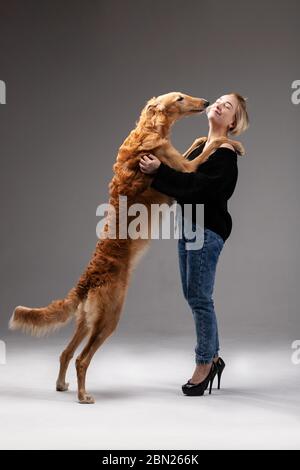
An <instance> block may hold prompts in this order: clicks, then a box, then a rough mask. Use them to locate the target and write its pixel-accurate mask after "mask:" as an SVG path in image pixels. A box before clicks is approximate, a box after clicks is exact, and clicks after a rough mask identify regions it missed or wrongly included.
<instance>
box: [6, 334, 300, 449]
mask: <svg viewBox="0 0 300 470" xmlns="http://www.w3.org/2000/svg"><path fill="white" fill-rule="evenodd" d="M65 343H66V340H65V339H62V338H60V339H59V340H57V339H55V340H53V339H51V340H49V339H36V338H33V339H26V340H25V341H24V342H22V343H21V339H20V338H17V339H16V338H13V339H12V340H9V342H8V344H7V363H6V365H0V377H1V385H0V391H1V401H0V448H1V449H156V450H158V449H300V380H299V379H300V365H294V364H293V363H292V362H291V350H290V345H289V344H285V342H282V343H278V344H272V345H270V344H269V345H267V346H265V347H263V346H259V345H257V344H256V345H251V344H250V345H245V344H244V345H243V347H237V346H236V345H235V344H234V343H231V342H230V341H229V340H227V341H223V348H222V354H221V355H222V357H223V358H224V360H225V362H226V364H227V366H226V368H225V371H224V373H223V377H222V384H221V385H222V386H221V390H217V389H213V393H212V395H208V394H207V392H206V394H205V395H204V396H203V397H187V396H184V395H183V394H182V391H181V384H182V383H184V382H186V381H187V379H188V378H190V376H191V373H192V370H193V367H194V362H193V361H194V359H193V350H192V347H191V345H192V340H191V338H155V336H153V337H148V338H145V339H144V340H141V339H139V341H135V342H132V340H129V339H128V340H127V341H124V339H122V340H120V338H112V339H111V338H110V339H109V340H108V341H107V342H106V344H105V345H104V346H103V348H102V350H101V351H98V353H97V354H96V356H95V358H94V360H93V362H92V364H91V367H90V368H89V371H88V376H87V384H88V391H89V392H91V393H92V394H93V395H94V397H95V398H96V404H94V405H80V404H79V403H77V399H76V377H75V368H74V359H73V361H72V363H71V365H70V369H69V374H68V381H69V382H70V390H69V391H68V392H63V393H59V392H56V391H55V380H56V375H57V369H58V356H59V354H60V352H61V350H62V349H63V347H64V345H65ZM175 345H176V346H177V347H176V349H175ZM215 386H216V382H215Z"/></svg>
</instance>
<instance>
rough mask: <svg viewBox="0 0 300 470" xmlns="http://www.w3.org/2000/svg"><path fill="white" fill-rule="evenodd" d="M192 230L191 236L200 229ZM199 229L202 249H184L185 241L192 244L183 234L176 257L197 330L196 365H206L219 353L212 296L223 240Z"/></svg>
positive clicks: (208, 230)
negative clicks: (177, 257)
mask: <svg viewBox="0 0 300 470" xmlns="http://www.w3.org/2000/svg"><path fill="white" fill-rule="evenodd" d="M192 228H193V231H194V232H196V230H199V226H197V225H195V224H194V223H193V224H192ZM200 229H201V230H202V239H203V245H202V247H201V248H200V249H196V250H190V249H186V245H185V244H186V241H188V242H189V243H191V242H192V241H193V239H189V238H186V236H185V234H184V233H183V234H182V238H179V240H178V254H179V268H180V277H181V283H182V289H183V294H184V297H185V299H186V300H187V302H188V304H189V306H190V308H191V310H192V313H193V317H194V322H195V327H196V337H197V344H196V347H195V353H196V356H195V362H196V364H209V363H210V362H211V361H212V359H213V358H214V357H216V356H217V355H218V351H219V336H218V325H217V318H216V314H215V309H214V302H213V298H212V295H213V289H214V281H215V274H216V268H217V262H218V259H219V255H220V253H221V250H222V248H223V245H224V240H223V238H222V237H221V236H220V235H219V234H217V233H216V232H213V231H212V230H210V229H208V228H207V227H204V233H203V227H202V228H201V227H200ZM203 235H204V236H203ZM194 239H195V237H194Z"/></svg>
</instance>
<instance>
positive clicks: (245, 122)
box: [228, 92, 249, 135]
mask: <svg viewBox="0 0 300 470" xmlns="http://www.w3.org/2000/svg"><path fill="white" fill-rule="evenodd" d="M228 95H233V96H235V97H236V99H237V101H238V105H237V110H236V113H235V116H234V125H233V127H232V128H230V129H229V131H228V132H229V133H230V134H231V135H239V134H241V133H242V132H244V131H245V130H246V129H248V127H249V116H248V112H247V105H246V100H247V98H244V97H243V96H242V95H240V94H239V93H235V92H233V93H228Z"/></svg>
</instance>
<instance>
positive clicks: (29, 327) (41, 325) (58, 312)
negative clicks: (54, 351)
mask: <svg viewBox="0 0 300 470" xmlns="http://www.w3.org/2000/svg"><path fill="white" fill-rule="evenodd" d="M80 302H81V297H80V296H79V295H78V293H77V290H76V289H75V288H73V289H71V290H70V292H69V293H68V295H67V296H66V298H65V299H61V300H53V301H52V302H51V303H50V304H49V305H48V306H47V307H41V308H29V307H23V306H18V307H16V308H15V310H14V313H13V315H12V317H11V319H10V322H9V328H10V329H11V330H18V329H20V330H23V331H25V332H26V333H30V334H32V335H34V336H43V335H45V334H47V333H49V332H52V331H54V330H56V329H58V328H60V327H61V326H64V325H65V324H66V323H68V321H69V320H71V318H72V316H73V315H74V314H75V312H76V310H77V307H78V305H79V304H80Z"/></svg>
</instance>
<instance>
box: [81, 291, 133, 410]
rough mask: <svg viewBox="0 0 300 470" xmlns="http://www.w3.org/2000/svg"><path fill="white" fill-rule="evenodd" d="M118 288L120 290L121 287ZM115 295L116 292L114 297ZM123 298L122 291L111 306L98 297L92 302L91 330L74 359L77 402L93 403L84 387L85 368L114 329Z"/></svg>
mask: <svg viewBox="0 0 300 470" xmlns="http://www.w3.org/2000/svg"><path fill="white" fill-rule="evenodd" d="M112 290H113V289H112ZM120 290H122V288H121V289H120ZM110 294H111V292H110ZM119 295H120V294H119ZM117 296H118V294H117V293H116V297H117ZM123 299H124V296H123V293H122V295H121V297H120V296H119V298H118V299H117V302H116V303H114V305H113V306H112V305H109V304H108V303H107V302H105V304H104V305H105V306H104V305H103V301H102V302H101V299H100V298H99V299H98V301H97V302H96V305H95V304H94V306H93V308H92V312H90V313H91V314H92V316H93V317H94V319H95V321H94V323H93V328H92V332H91V335H90V338H89V340H88V342H87V344H86V346H85V347H84V349H83V351H82V352H81V353H80V354H79V356H78V357H77V359H76V370H77V381H78V401H79V403H87V404H89V403H95V400H94V398H93V397H92V396H91V395H90V394H88V393H87V392H86V389H85V379H86V372H87V368H88V366H89V364H90V362H91V360H92V358H93V356H94V354H95V352H96V351H97V349H98V348H99V347H100V346H101V345H102V344H103V343H104V341H105V340H106V339H107V338H108V337H109V336H110V335H111V334H112V333H113V332H114V330H115V329H116V327H117V324H118V321H119V318H120V313H121V309H122V305H123ZM87 314H88V315H89V312H87Z"/></svg>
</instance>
